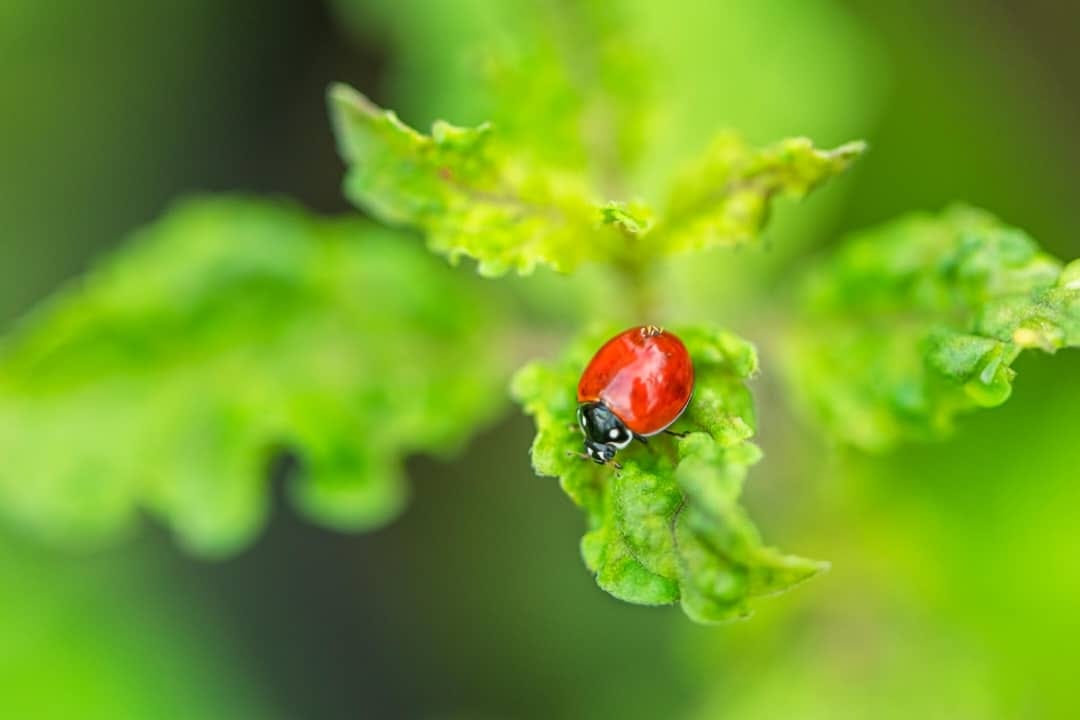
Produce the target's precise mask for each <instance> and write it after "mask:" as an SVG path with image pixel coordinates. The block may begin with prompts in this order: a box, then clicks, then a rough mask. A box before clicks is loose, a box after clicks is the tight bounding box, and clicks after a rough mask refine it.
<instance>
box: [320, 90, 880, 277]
mask: <svg viewBox="0 0 1080 720" xmlns="http://www.w3.org/2000/svg"><path fill="white" fill-rule="evenodd" d="M330 99H331V111H332V113H333V116H334V124H335V128H336V131H337V136H338V142H339V145H340V147H341V153H342V156H343V157H344V158H345V160H346V162H347V163H348V165H349V171H348V175H347V177H346V181H345V192H346V195H348V197H349V198H350V199H351V200H352V201H353V202H355V203H356V204H357V205H359V206H360V207H361V208H363V209H365V210H367V211H368V212H370V213H371V214H372V215H374V216H375V217H376V218H378V219H380V220H382V221H384V222H387V223H391V224H397V225H409V226H412V227H416V228H419V229H420V230H421V231H422V232H423V233H424V235H425V237H426V238H427V241H428V245H429V247H431V249H432V250H435V251H436V252H440V253H444V254H446V255H448V256H449V257H450V260H451V261H452V262H453V261H456V260H457V259H458V258H460V257H461V256H463V255H464V256H467V257H471V258H475V259H476V260H477V261H478V269H479V271H480V273H481V274H483V275H489V276H496V275H502V274H504V273H506V272H509V271H511V270H515V271H517V272H518V273H521V274H528V273H531V272H532V271H533V269H534V268H535V267H536V266H537V265H547V266H549V267H552V268H554V269H556V270H559V271H563V272H569V271H571V270H574V269H576V268H577V267H578V266H579V265H581V264H582V263H584V262H587V261H593V262H610V263H614V264H617V265H619V266H622V267H641V266H643V265H645V264H647V263H649V262H651V261H653V260H656V259H659V258H663V257H665V256H667V255H671V254H674V253H679V252H686V251H689V250H701V249H704V248H708V247H713V246H717V245H728V246H733V245H738V244H742V243H746V242H749V241H751V240H753V239H755V238H757V237H758V235H759V233H760V232H761V231H762V230H763V229H764V227H765V224H766V222H767V220H768V211H769V206H770V202H771V200H772V198H773V197H775V196H777V195H786V196H791V197H802V196H803V195H805V194H806V193H808V192H810V191H811V190H812V189H813V188H814V187H816V186H817V185H819V184H820V183H822V182H824V181H825V180H826V179H828V178H829V177H832V176H833V175H836V174H838V173H840V172H842V171H843V170H844V169H846V168H847V167H848V165H849V164H850V163H851V161H852V160H853V159H854V158H855V157H856V156H857V155H858V154H859V153H860V152H862V150H863V147H864V146H863V144H862V143H849V144H848V145H844V146H842V147H839V148H837V149H835V150H831V151H823V150H817V149H815V148H814V147H813V145H812V144H811V143H810V141H808V140H805V139H802V138H795V139H792V140H786V141H783V142H781V143H779V144H778V145H775V146H773V147H770V148H766V149H764V150H753V149H751V148H749V147H747V146H746V145H745V144H744V143H743V142H742V141H741V140H739V139H738V138H736V137H735V136H734V135H730V134H725V135H723V136H721V138H720V139H719V140H718V141H717V142H716V143H715V144H714V146H713V148H712V149H711V150H710V152H708V153H707V154H706V156H705V158H704V159H703V160H701V161H699V162H696V163H695V164H694V165H693V166H692V167H690V168H688V169H687V171H686V172H684V173H683V174H682V175H681V176H680V178H679V179H678V180H677V182H676V183H675V186H674V187H673V189H672V191H671V196H670V200H669V202H668V206H667V208H666V211H665V213H663V214H662V215H659V216H658V217H657V219H656V221H655V222H654V221H653V212H652V211H651V210H650V209H649V208H648V207H647V206H646V205H645V204H644V203H643V202H640V201H635V202H634V203H631V204H629V205H627V204H623V203H618V202H609V203H607V204H601V203H599V202H597V201H596V200H595V199H594V197H595V196H594V194H593V192H592V190H591V189H590V186H589V184H588V182H587V181H586V179H585V177H584V175H583V173H581V172H574V171H567V170H557V169H555V168H553V167H548V166H545V165H543V164H541V163H540V161H538V160H537V159H536V158H531V159H530V158H527V156H525V155H522V154H518V155H515V154H514V153H513V148H509V147H506V146H503V145H500V144H499V143H498V140H497V139H496V137H495V136H496V132H495V130H493V129H492V128H491V127H490V126H489V125H480V126H478V127H475V128H459V127H455V126H453V125H449V124H447V123H444V122H441V121H440V122H436V123H435V125H434V127H433V128H432V132H431V135H430V136H429V135H424V134H421V133H418V132H416V131H415V130H413V129H412V128H410V127H408V126H406V125H405V124H403V123H402V122H401V121H400V120H398V118H397V116H396V115H395V114H394V113H393V112H392V111H387V110H382V109H381V108H378V107H376V106H375V105H374V104H372V103H371V102H370V101H369V100H368V99H367V98H365V97H364V96H363V95H361V94H359V93H357V92H356V91H354V90H352V89H350V88H348V87H345V86H343V85H336V86H334V87H333V88H332V89H331V91H330ZM628 240H629V241H628ZM638 240H641V241H640V242H638Z"/></svg>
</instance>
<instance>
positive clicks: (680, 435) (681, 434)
mask: <svg viewBox="0 0 1080 720" xmlns="http://www.w3.org/2000/svg"><path fill="white" fill-rule="evenodd" d="M664 434H665V435H672V436H674V437H677V438H684V437H686V436H687V435H689V434H690V433H688V432H675V431H674V430H665V431H664Z"/></svg>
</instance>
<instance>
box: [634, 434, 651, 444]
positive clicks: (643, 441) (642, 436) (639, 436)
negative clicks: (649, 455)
mask: <svg viewBox="0 0 1080 720" xmlns="http://www.w3.org/2000/svg"><path fill="white" fill-rule="evenodd" d="M634 437H635V438H636V439H638V440H640V441H641V444H642V445H648V444H649V439H648V438H647V437H645V436H644V435H635V436H634Z"/></svg>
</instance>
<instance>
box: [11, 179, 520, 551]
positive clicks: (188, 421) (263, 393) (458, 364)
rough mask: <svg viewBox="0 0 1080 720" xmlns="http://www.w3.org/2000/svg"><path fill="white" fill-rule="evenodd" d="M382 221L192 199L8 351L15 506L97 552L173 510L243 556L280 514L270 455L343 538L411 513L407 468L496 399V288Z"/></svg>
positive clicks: (28, 523)
mask: <svg viewBox="0 0 1080 720" xmlns="http://www.w3.org/2000/svg"><path fill="white" fill-rule="evenodd" d="M481 285H482V284H481V283H479V282H478V281H473V280H471V279H470V278H465V277H461V276H458V275H455V274H454V273H452V272H451V271H449V270H448V269H447V268H445V267H443V266H442V265H441V264H440V263H438V262H437V261H435V260H434V259H432V258H430V257H429V256H428V255H427V254H426V253H424V252H423V251H422V250H420V249H417V248H415V247H413V246H411V245H410V243H408V242H407V241H404V240H403V239H402V238H400V237H397V236H395V235H394V234H393V233H391V232H389V231H386V230H382V229H379V228H376V227H374V226H372V225H370V224H368V223H365V222H361V221H355V220H349V221H340V220H314V219H311V218H309V217H307V216H306V215H305V214H304V213H302V212H301V211H299V210H296V209H293V208H289V207H281V206H277V205H273V204H270V203H265V202H259V201H253V200H242V199H234V198H223V199H208V200H202V201H198V202H190V203H187V204H184V205H183V206H181V207H179V208H178V209H176V210H174V211H173V212H171V213H169V214H168V215H167V216H165V217H164V218H162V219H161V220H160V221H158V222H157V223H156V224H154V225H153V226H151V227H149V228H147V229H145V230H142V231H140V232H138V233H136V235H135V237H134V238H133V241H132V242H131V243H130V244H129V245H128V246H127V247H126V248H125V249H123V250H121V251H120V252H119V253H117V254H116V255H115V256H114V257H112V258H110V259H109V260H108V261H107V262H105V263H103V264H102V265H101V266H99V267H98V268H97V269H96V270H94V271H93V272H92V273H91V274H90V275H89V276H88V277H87V278H85V279H84V280H82V281H80V282H79V283H78V284H75V285H72V286H70V287H68V288H67V289H65V290H63V291H61V292H60V293H58V294H57V295H56V296H55V297H53V298H52V299H50V300H48V301H46V302H45V303H44V304H43V305H42V306H41V307H39V308H38V309H37V310H36V311H35V312H34V313H32V314H31V315H30V316H28V317H27V318H26V319H25V320H24V321H23V322H22V323H21V325H19V326H18V327H17V328H16V329H15V330H14V331H13V332H12V333H11V334H10V335H8V336H7V337H6V338H4V340H3V342H2V344H0V457H3V458H4V462H3V465H2V466H0V514H2V515H3V516H4V517H6V519H8V520H9V521H11V522H13V523H15V524H17V525H19V526H22V527H24V528H26V529H29V530H31V531H33V532H35V533H37V534H39V535H43V536H45V537H47V538H53V539H56V540H58V541H66V542H73V543H75V542H77V543H87V542H91V541H93V540H95V539H98V538H104V537H108V536H112V535H115V534H116V533H117V532H120V531H123V530H124V529H125V528H128V527H129V526H131V525H132V524H133V521H134V520H135V519H136V517H137V513H138V511H139V510H145V511H147V512H149V513H151V514H152V515H154V516H156V517H158V518H160V519H161V520H162V521H164V522H165V523H166V524H167V525H169V526H170V527H171V528H172V530H173V531H174V532H175V533H176V535H177V536H178V537H179V539H180V540H181V541H182V542H183V543H184V544H185V545H187V546H189V547H191V548H193V549H195V550H197V551H201V552H207V553H223V552H228V551H232V550H235V549H237V548H239V547H240V546H242V545H243V544H245V543H246V542H247V541H248V540H249V539H250V538H251V537H252V536H253V534H254V533H255V532H256V531H257V530H258V529H259V528H260V527H261V525H262V524H263V523H264V522H265V520H266V516H267V506H268V500H269V491H268V487H267V481H268V474H269V471H270V465H271V462H272V461H273V460H274V458H276V457H279V456H280V455H281V454H282V453H283V452H286V451H288V452H290V453H293V454H295V455H296V456H297V457H298V459H299V461H300V471H299V477H298V478H297V479H296V482H295V483H294V484H293V485H292V487H291V490H292V493H293V497H294V500H295V501H296V503H297V505H298V506H299V508H300V509H301V510H302V511H304V512H306V513H307V514H309V515H311V516H312V517H314V518H315V519H317V520H318V521H320V522H323V523H325V524H327V525H331V526H333V527H338V528H342V529H362V528H369V527H373V526H377V525H380V524H382V523H385V522H386V521H387V520H389V519H391V518H392V517H394V516H395V515H396V514H397V513H398V512H399V511H400V509H401V508H402V505H403V503H404V502H405V499H406V495H407V488H406V485H405V482H404V479H403V477H402V468H401V462H402V456H403V455H406V454H408V453H412V452H443V451H448V450H451V449H453V448H454V447H455V446H457V445H459V444H460V443H461V442H462V441H463V440H464V439H465V438H466V437H467V435H468V433H469V432H470V430H471V429H472V428H474V427H475V426H476V424H477V423H479V422H481V421H483V420H484V419H485V418H487V417H489V415H490V414H491V413H492V412H493V411H494V410H495V409H496V408H497V404H498V398H499V397H500V395H501V393H500V392H499V391H498V386H499V382H500V377H501V376H502V370H501V363H500V360H499V359H498V358H497V357H493V356H492V354H491V353H490V352H489V343H488V342H487V339H486V338H487V336H488V333H489V332H490V331H491V329H492V327H493V324H494V323H496V322H498V315H497V313H496V312H494V311H493V310H492V309H491V308H492V307H493V306H494V303H492V302H491V300H490V298H489V297H488V296H487V295H485V294H484V293H485V292H487V288H486V287H481Z"/></svg>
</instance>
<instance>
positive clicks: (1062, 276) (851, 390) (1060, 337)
mask: <svg viewBox="0 0 1080 720" xmlns="http://www.w3.org/2000/svg"><path fill="white" fill-rule="evenodd" d="M801 299H802V306H803V307H804V308H806V312H807V318H806V323H805V325H802V326H800V327H799V328H798V330H797V331H796V338H795V342H793V343H792V344H791V345H790V350H791V356H790V358H789V360H790V362H789V363H788V365H789V369H790V375H791V377H792V386H793V387H794V388H796V389H797V390H798V391H799V392H801V393H802V394H803V395H804V397H805V399H806V402H807V403H808V404H809V406H810V407H811V408H812V410H813V411H814V412H816V414H817V415H818V416H819V417H820V419H821V421H822V422H823V423H824V424H825V426H826V427H827V428H828V429H829V430H830V431H831V432H832V433H833V434H835V435H836V436H837V437H839V438H840V439H841V440H843V441H845V442H848V443H851V444H853V445H856V446H859V447H862V448H865V449H871V450H875V449H883V448H888V447H891V446H893V445H895V444H896V443H898V442H900V441H902V440H907V439H923V438H935V437H940V436H942V435H943V434H945V433H947V432H948V431H949V430H950V429H951V428H952V426H953V424H954V420H955V417H956V416H957V415H958V414H960V413H963V412H966V411H969V410H971V409H974V408H978V407H993V406H996V405H1000V404H1001V403H1003V402H1005V400H1006V399H1007V398H1008V397H1009V394H1010V393H1011V391H1012V381H1013V378H1014V376H1015V374H1016V373H1015V371H1014V370H1013V369H1012V367H1011V366H1012V363H1013V361H1014V360H1015V359H1016V358H1017V356H1018V355H1019V354H1020V353H1021V351H1023V350H1026V349H1032V348H1035V349H1039V350H1043V351H1044V352H1050V353H1052V352H1054V351H1056V350H1058V349H1059V348H1063V347H1077V346H1080V262H1073V263H1072V264H1070V265H1068V266H1063V265H1062V263H1061V262H1059V261H1058V260H1056V259H1055V258H1053V257H1050V256H1049V255H1047V254H1046V253H1043V252H1041V251H1040V250H1039V247H1038V245H1037V244H1036V243H1035V242H1034V241H1033V240H1032V239H1031V238H1030V237H1028V236H1027V235H1026V234H1025V233H1023V232H1022V231H1019V230H1016V229H1014V228H1010V227H1007V226H1005V225H1002V224H1001V223H1000V222H998V221H997V220H996V219H995V218H993V217H991V216H990V215H989V214H987V213H985V212H982V211H979V210H975V209H972V208H966V207H954V208H951V209H949V210H947V211H946V212H944V213H942V214H941V215H940V216H936V217H935V216H927V215H914V216H910V217H907V218H903V219H901V220H898V221H895V222H892V223H889V224H887V225H884V226H882V227H880V228H876V229H872V230H869V231H866V232H863V233H859V234H857V235H856V236H854V237H853V238H851V239H849V240H848V241H846V242H845V243H844V245H843V246H842V247H841V248H840V249H839V250H838V251H837V252H836V253H835V254H834V255H833V256H832V257H831V258H829V259H827V260H826V261H824V262H823V263H821V265H820V266H819V267H817V268H816V269H815V270H814V271H813V272H812V274H811V276H810V278H809V280H808V282H807V283H806V287H805V288H804V292H803V294H802V298H801Z"/></svg>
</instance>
